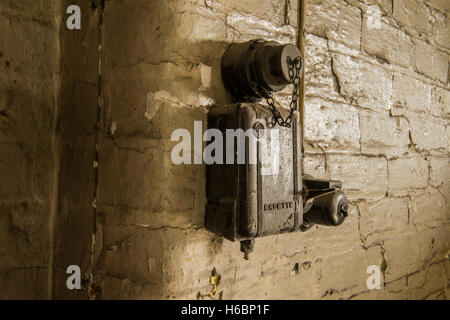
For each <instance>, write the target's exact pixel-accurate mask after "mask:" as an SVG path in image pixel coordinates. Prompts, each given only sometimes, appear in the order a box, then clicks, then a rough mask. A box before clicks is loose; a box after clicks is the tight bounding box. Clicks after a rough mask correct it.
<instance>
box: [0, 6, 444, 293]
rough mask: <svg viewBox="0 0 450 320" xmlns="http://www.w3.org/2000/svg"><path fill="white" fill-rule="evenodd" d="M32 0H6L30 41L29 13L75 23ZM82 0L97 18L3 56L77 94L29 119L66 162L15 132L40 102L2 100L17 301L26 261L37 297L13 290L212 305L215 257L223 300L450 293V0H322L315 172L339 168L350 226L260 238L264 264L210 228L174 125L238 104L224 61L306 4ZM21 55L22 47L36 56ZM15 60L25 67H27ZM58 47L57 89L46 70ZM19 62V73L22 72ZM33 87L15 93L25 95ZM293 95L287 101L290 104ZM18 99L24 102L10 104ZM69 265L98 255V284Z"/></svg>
mask: <svg viewBox="0 0 450 320" xmlns="http://www.w3.org/2000/svg"><path fill="white" fill-rule="evenodd" d="M26 2H27V1H19V2H18V1H15V2H12V1H6V2H5V4H3V3H2V5H0V8H1V9H0V13H1V14H2V17H6V18H7V19H6V20H5V19H2V20H1V22H0V24H1V23H3V24H5V21H11V22H8V23H7V25H6V27H8V26H9V28H10V29H11V32H9V33H10V34H17V35H16V36H15V37H14V38H17V39H20V37H23V38H24V39H29V37H27V36H25V35H26V34H28V31H27V29H26V28H27V27H26V26H27V25H28V24H33V25H34V24H36V25H37V26H40V27H43V26H42V25H43V24H44V25H45V23H43V22H44V21H48V24H49V25H53V24H54V23H57V22H55V21H64V20H63V18H64V11H65V10H64V9H65V8H59V9H55V8H52V10H56V11H52V10H50V9H49V10H48V11H46V12H44V11H43V8H47V6H46V5H45V4H44V2H38V1H36V2H33V3H36V6H34V5H33V6H31V7H30V6H28V7H27V9H26V10H25V11H23V10H22V11H21V10H20V8H19V7H18V6H19V4H20V5H22V4H23V3H26ZM77 2H79V4H80V6H81V7H82V12H83V20H82V21H83V25H82V30H81V31H80V33H78V34H77V35H76V36H73V35H70V33H66V32H65V31H60V34H59V35H58V34H55V32H56V31H55V30H54V29H52V27H49V30H47V29H46V30H43V31H42V32H39V33H38V34H41V37H42V39H41V38H40V37H36V38H33V39H31V40H29V41H31V42H30V45H29V49H28V50H23V45H22V47H17V48H15V47H11V46H10V45H9V43H10V42H11V43H19V41H16V42H14V41H13V40H12V38H9V40H4V39H6V38H2V40H3V42H1V41H2V40H0V51H1V52H2V53H3V57H0V67H1V68H3V64H4V63H5V60H10V64H11V68H10V69H1V70H3V71H2V73H0V81H2V82H1V87H0V88H1V90H2V92H3V91H5V90H8V88H9V87H11V86H12V85H11V83H12V81H14V80H16V81H18V82H21V81H22V82H23V81H25V84H24V86H25V85H27V86H30V89H29V90H28V89H27V91H29V92H34V91H32V90H31V89H33V88H34V86H33V83H36V86H39V85H42V82H43V81H44V80H45V81H48V82H49V83H50V84H51V86H45V90H40V89H36V93H37V92H39V94H42V92H45V94H46V97H47V96H48V97H51V99H53V98H54V96H55V95H57V96H59V97H60V98H59V99H60V100H57V101H58V103H56V104H55V102H54V100H50V102H49V103H48V104H46V105H48V106H49V107H48V108H46V109H45V110H46V111H45V112H48V114H49V115H50V116H49V117H40V116H39V115H38V116H36V117H34V116H33V117H34V118H33V119H35V120H33V122H32V123H34V124H35V125H36V128H35V132H37V133H36V134H35V137H37V138H36V140H39V141H44V142H42V143H46V144H45V145H44V146H43V147H42V148H44V149H46V150H47V149H48V148H49V147H48V148H47V147H46V146H47V144H48V143H51V142H52V141H53V140H52V139H55V137H56V138H57V141H59V142H58V143H57V144H54V145H53V146H56V148H57V149H56V151H57V155H58V154H60V155H61V156H60V158H58V160H57V161H56V162H57V163H58V164H59V166H55V165H54V163H53V162H54V159H53V157H51V156H50V155H51V153H48V152H47V153H39V154H40V155H41V154H43V155H42V157H44V155H45V156H46V157H50V159H49V158H40V157H41V156H39V157H37V156H33V154H34V153H32V151H30V152H31V153H30V155H29V156H21V155H20V154H16V153H21V152H23V150H25V147H22V146H27V145H30V147H29V148H30V150H34V149H33V148H36V143H35V142H34V140H33V141H31V140H29V139H28V137H29V136H28V135H27V136H26V137H25V136H23V137H22V136H21V135H20V134H19V132H17V126H11V127H9V126H8V123H9V124H11V123H12V122H11V121H12V120H11V119H13V120H14V119H16V118H14V117H16V115H17V119H20V120H21V121H22V122H21V123H23V124H19V125H22V126H26V125H27V123H28V122H27V119H28V118H27V117H28V115H29V113H27V112H25V111H20V112H17V113H15V111H14V112H13V111H9V112H10V113H7V114H11V115H13V116H11V115H10V116H9V117H5V116H4V115H2V113H0V125H1V126H0V139H1V140H0V141H2V149H3V146H6V148H11V150H10V151H8V152H7V153H2V154H0V160H1V161H0V173H1V174H2V175H3V176H6V177H7V178H8V179H7V181H8V182H3V181H6V180H0V188H1V189H0V190H2V192H1V195H0V208H2V214H1V215H0V219H3V220H2V221H4V223H3V222H2V223H1V224H0V228H6V229H5V230H4V231H2V233H1V234H2V235H3V236H2V237H4V240H5V241H1V242H0V243H1V244H0V248H1V251H0V254H1V255H2V256H5V257H6V258H7V259H6V260H3V259H2V260H1V262H0V272H1V273H0V275H2V277H0V281H1V282H0V296H1V295H5V294H7V292H10V291H8V290H10V288H11V287H12V286H13V282H12V281H13V280H14V279H16V277H18V276H17V275H16V274H15V273H14V272H16V271H11V270H18V271H17V272H18V273H22V274H23V275H24V276H23V277H24V280H23V286H26V285H29V283H30V281H31V280H32V281H35V282H33V286H32V288H33V289H34V291H27V292H26V294H25V293H24V292H25V291H24V290H25V289H20V288H21V287H18V289H17V291H16V293H15V294H13V295H9V296H8V297H15V296H20V295H21V294H22V296H24V297H29V296H36V297H43V296H46V295H47V294H45V295H44V294H43V293H41V291H42V292H47V291H48V290H49V289H48V286H49V285H51V286H52V287H51V291H53V292H54V294H53V295H52V296H55V297H62V298H73V299H76V298H87V297H90V298H109V299H111V298H122V299H124V298H139V299H145V298H157V299H172V298H181V299H183V298H187V299H195V298H197V297H202V296H203V295H206V294H208V293H209V292H210V291H211V285H210V283H209V281H210V275H211V272H212V270H213V269H214V268H215V269H216V270H217V272H218V273H219V274H220V275H221V279H222V280H221V284H220V285H219V288H218V291H217V295H216V296H215V299H219V298H221V297H222V298H224V299H250V298H252V299H265V298H268V299H341V298H342V299H349V298H355V299H356V298H371V299H372V298H386V299H405V298H411V299H416V298H417V299H422V298H431V299H434V298H441V299H447V298H448V297H449V293H448V292H447V287H448V283H449V275H450V261H449V249H450V248H449V241H450V232H449V231H450V230H449V213H450V210H449V202H448V201H449V196H450V195H449V194H450V186H449V184H450V179H449V137H450V135H449V134H450V129H449V119H450V109H449V106H450V90H449V89H450V86H449V80H448V73H449V71H448V70H449V53H450V23H449V21H448V19H449V17H448V16H449V10H450V7H449V4H448V1H445V0H427V1H416V0H403V1H400V0H396V1H383V0H378V1H376V0H373V1H370V0H365V1H355V0H346V1H344V0H336V1H325V0H323V1H319V0H309V1H308V7H307V12H306V33H305V43H306V57H305V58H306V74H305V81H306V97H305V119H304V123H305V128H304V129H305V145H304V148H305V158H304V167H305V173H308V174H311V175H313V176H316V177H321V178H331V179H340V180H342V181H343V183H344V188H345V191H346V193H347V194H348V195H349V198H350V201H351V208H350V216H349V217H348V218H347V220H346V221H345V222H344V224H343V225H341V226H340V227H338V228H327V227H322V226H320V227H317V228H313V229H312V230H309V231H308V232H305V233H296V234H286V235H280V236H273V237H267V238H263V239H257V241H256V245H255V252H254V253H253V254H252V255H251V259H250V260H249V261H246V260H244V259H243V257H242V254H241V253H240V251H239V243H231V242H229V241H227V240H224V239H222V238H220V237H216V236H215V235H213V234H211V233H209V232H208V231H206V230H205V229H204V227H203V224H204V208H205V204H206V196H205V188H206V185H205V167H204V166H203V165H181V166H176V165H173V164H172V162H171V157H170V154H171V150H172V147H173V146H174V145H175V143H174V142H172V141H171V139H170V136H171V133H172V131H173V130H174V129H177V128H187V129H189V130H190V131H193V122H194V120H203V121H204V122H205V121H206V115H207V112H208V109H209V107H210V106H212V105H227V104H229V103H231V101H232V100H231V97H230V96H229V95H228V94H227V93H226V91H225V89H224V88H223V85H222V83H221V80H220V74H219V68H220V58H221V56H222V53H223V51H224V50H225V48H226V47H227V45H228V44H229V43H230V42H239V41H245V40H249V39H254V38H265V39H267V40H277V41H279V42H295V39H296V32H297V30H296V27H297V1H295V0H285V1H280V0H240V1H237V0H217V1H216V0H170V1H168V0H138V1H137V0H106V1H104V7H103V6H102V5H101V4H102V2H103V1H94V2H90V1H87V0H83V1H81V0H80V1H77ZM38 3H39V4H38ZM45 3H47V2H45ZM63 7H64V6H63ZM12 12H13V13H14V14H13V13H12ZM23 12H26V15H24V14H23ZM14 15H15V16H17V17H18V18H15V19H12V17H13V16H14ZM27 15H31V16H32V17H36V16H42V17H43V18H42V21H41V20H38V21H35V20H33V19H31V18H29V17H28V16H27ZM30 19H31V20H30ZM29 20H30V21H29ZM14 21H16V22H17V24H18V26H22V27H21V28H22V29H21V28H18V29H17V28H16V27H14V28H13V27H12V23H13V22H14ZM60 23H62V22H60ZM14 32H15V33H14ZM49 35H50V36H49ZM47 37H50V38H49V39H47ZM58 37H59V46H60V47H61V50H59V49H57V46H58V41H57V39H58ZM33 41H34V42H36V44H35V43H34V42H33ZM40 41H41V42H42V41H43V43H46V44H47V46H46V48H47V50H46V52H45V53H44V52H43V51H44V50H40V49H39V48H40V46H39V45H37V44H40V43H41V42H40ZM26 43H27V42H26ZM50 44H51V45H53V46H55V47H52V46H51V45H50ZM7 48H15V49H14V50H13V51H12V53H8V52H7ZM27 48H28V47H27ZM48 48H52V49H51V50H50V49H48ZM10 50H12V49H10ZM17 52H24V57H23V61H22V60H21V59H20V57H21V56H20V55H18V53H17ZM25 53H27V55H25ZM10 55H12V56H13V57H15V59H17V62H16V63H19V62H20V63H23V66H22V68H19V67H20V65H17V66H16V67H15V68H16V69H14V65H15V62H14V58H13V57H10ZM49 56H50V57H51V59H49ZM37 57H38V58H37ZM55 57H60V58H61V60H60V61H59V63H60V66H61V70H62V71H61V74H60V77H61V79H60V80H59V82H58V83H59V84H60V86H58V85H57V84H55V83H54V82H52V79H54V78H53V77H54V72H55V71H54V69H52V68H49V66H53V64H54V63H58V59H57V58H55ZM46 59H47V60H49V61H47V60H46ZM41 60H42V61H41ZM55 61H56V62H55ZM25 65H27V66H29V67H27V68H25ZM31 66H32V67H31ZM76 66H81V67H79V68H77V67H76ZM17 68H19V69H17ZM54 68H56V67H54ZM11 70H18V71H17V73H16V78H11V77H12V76H11V75H9V73H8V72H12V71H11ZM26 70H28V71H26ZM49 70H53V71H52V72H53V73H52V72H50V71H49ZM26 72H33V75H30V76H29V77H28V73H26ZM25 75H27V76H26V77H25ZM24 79H27V80H24ZM5 81H9V82H5ZM33 81H34V82H33ZM19 89H20V87H17V86H15V87H13V89H12V90H10V91H12V92H13V93H12V94H13V95H14V96H23V97H21V98H20V100H22V99H25V98H26V95H23V94H20V95H19V93H21V91H20V90H19ZM289 91H290V88H289V89H288V90H286V91H285V92H282V93H280V94H277V95H276V100H277V101H279V102H280V103H282V104H286V102H287V101H288V95H289ZM5 97H8V95H7V94H2V96H1V99H5ZM49 99H50V98H49ZM31 101H33V102H35V101H37V100H35V99H33V100H31ZM25 102H27V101H26V100H23V101H22V103H25ZM2 103H3V104H4V105H6V106H7V110H11V108H9V106H12V105H13V104H12V102H11V101H10V100H8V101H6V102H2ZM52 103H53V104H52ZM8 108H9V109H8ZM0 110H3V105H0ZM27 110H29V109H27ZM36 110H40V109H39V108H37V107H36V108H33V112H37V111H36ZM78 111H79V112H78ZM56 113H57V114H58V122H56V123H57V124H58V127H57V129H58V130H57V131H56V136H52V132H53V130H52V129H49V127H52V126H53V125H54V124H55V122H52V121H50V124H48V123H47V122H46V121H49V120H48V119H50V118H51V119H53V117H54V116H55V114H56ZM33 114H34V113H31V115H33ZM17 121H18V120H17ZM41 126H42V127H43V128H45V129H42V132H44V133H45V134H44V133H42V135H41V134H40V132H41V131H40V127H41ZM32 128H34V126H32ZM7 130H10V132H11V133H8V132H9V131H8V132H7ZM14 130H16V131H14ZM30 130H31V129H30ZM33 130H34V129H33ZM33 132H34V131H33ZM3 133H5V134H3ZM47 134H48V138H47ZM18 137H22V138H21V139H19V138H18ZM44 137H45V138H44ZM20 143H22V145H21V144H20ZM39 143H40V142H39ZM21 159H23V161H22V162H21ZM71 159H72V161H71ZM11 163H14V164H15V166H11ZM19 166H21V167H20V168H19ZM55 167H56V168H57V170H58V172H57V173H58V176H59V179H58V180H57V181H56V182H53V181H54V180H52V179H53V177H54V174H55V170H54V168H55ZM9 168H13V170H8V169H9ZM14 168H17V170H16V169H14ZM14 170H16V171H17V172H16V171H14ZM28 174H29V176H27V175H28ZM37 175H39V176H37ZM33 177H36V178H35V179H34V180H33ZM46 177H48V178H46ZM30 181H37V182H36V183H35V184H33V183H30ZM55 183H56V185H57V186H58V188H57V190H56V192H55V191H54V189H53V188H54V187H55ZM11 186H13V187H14V188H13V187H11ZM33 186H37V187H36V188H38V189H33V190H30V188H34V187H33ZM43 189H44V190H47V191H46V193H44V195H43V196H42V197H40V198H39V197H36V196H34V195H36V194H38V192H39V190H41V191H42V190H43ZM12 190H16V191H17V192H16V191H14V192H13V191H12ZM48 190H53V193H51V192H50V191H48ZM55 195H56V196H55ZM6 196H8V197H9V198H7V199H6V198H5V199H3V198H4V197H6ZM55 197H56V198H55ZM22 199H28V200H22ZM30 199H33V200H32V201H31V200H30ZM36 199H40V201H37V200H36ZM42 199H44V200H42ZM30 201H31V202H30ZM52 201H55V202H53V203H56V204H57V206H56V207H55V205H54V204H53V210H55V208H57V210H56V212H55V211H54V214H55V217H54V219H51V217H50V218H49V216H48V215H50V213H49V212H51V208H52V207H51V204H50V203H51V202H52ZM24 203H27V205H25V204H24ZM33 203H37V204H36V206H37V207H36V209H35V208H34V207H33V206H34V205H33V206H32V204H33ZM43 203H44V207H43V209H42V212H43V213H42V216H39V217H37V216H36V215H37V213H36V212H40V211H39V210H38V209H39V208H40V207H39V206H42V204H43ZM27 208H28V209H27ZM30 208H31V209H30ZM22 213H23V214H22ZM21 214H22V215H21ZM17 217H19V218H20V217H22V218H23V220H20V219H19V220H17V219H18V218H17ZM42 217H43V218H42ZM21 221H22V222H23V221H25V222H27V223H28V225H26V224H25V225H24V224H23V223H22V224H19V223H21ZM46 222H52V223H53V227H49V228H47V225H46ZM39 223H41V225H42V227H39ZM29 228H31V229H32V228H37V229H36V233H30V232H31V231H29ZM31 229H30V230H31ZM47 229H48V230H49V231H48V232H47ZM24 230H26V233H24V232H23V231H24ZM32 230H35V229H32ZM51 230H53V231H54V232H53V235H52V232H50V231H51ZM26 234H28V236H26ZM35 236H36V237H37V240H36V239H35V238H34V237H35ZM20 237H23V245H22V244H21V242H20V241H22V240H20V241H18V240H16V239H21V238H20ZM40 239H42V240H40ZM51 239H53V240H51ZM52 241H53V242H52ZM28 242H29V243H31V244H32V246H29V245H26V244H27V243H28ZM20 246H22V247H20ZM33 247H35V248H37V250H36V253H35V252H34V251H32V249H30V248H33ZM15 252H20V254H15ZM49 252H50V254H49ZM19 256H26V257H32V258H26V259H23V260H20V259H19V258H18V257H19ZM49 256H50V257H53V258H52V259H53V260H51V259H50V261H49V260H48V258H46V257H49ZM34 257H36V258H34ZM8 259H10V260H8ZM4 261H11V262H6V263H5V262H4ZM36 261H37V262H36ZM69 264H79V265H81V267H82V270H83V276H84V278H85V282H84V287H83V288H84V289H83V291H81V292H70V291H68V290H66V289H65V277H66V275H65V266H67V265H69ZM49 265H50V266H51V267H52V270H53V269H54V270H55V272H54V274H53V272H50V273H49V272H48V267H49ZM369 265H378V266H380V267H381V269H382V271H383V288H382V289H381V290H373V291H370V290H368V289H367V286H366V279H367V277H368V276H369V275H368V274H367V273H366V269H367V267H368V266H369ZM36 266H37V267H39V268H41V267H42V268H43V269H42V273H40V271H39V270H41V269H32V268H34V267H36ZM28 268H30V269H28ZM25 275H27V276H25ZM28 275H29V277H31V280H28V278H25V277H28ZM49 276H50V277H51V278H50V279H48V277H49ZM2 279H3V280H2ZM35 279H40V280H39V281H38V280H35ZM24 288H25V287H24ZM38 292H39V293H38Z"/></svg>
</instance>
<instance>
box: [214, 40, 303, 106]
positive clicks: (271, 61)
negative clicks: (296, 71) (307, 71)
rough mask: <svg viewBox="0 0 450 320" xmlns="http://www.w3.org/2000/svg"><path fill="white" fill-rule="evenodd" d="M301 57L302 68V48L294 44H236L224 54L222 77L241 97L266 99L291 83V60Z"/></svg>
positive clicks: (232, 91) (265, 42)
mask: <svg viewBox="0 0 450 320" xmlns="http://www.w3.org/2000/svg"><path fill="white" fill-rule="evenodd" d="M298 57H300V65H301V68H303V59H302V57H301V54H300V51H299V50H298V48H297V47H295V46H294V45H292V44H284V45H282V44H280V43H278V42H275V41H270V42H269V41H264V40H252V41H249V42H245V43H234V44H231V45H230V46H229V47H228V49H227V50H226V51H225V53H224V55H223V57H222V80H223V83H224V85H225V87H226V88H227V90H228V91H229V92H230V93H231V94H232V95H233V96H235V97H236V98H238V99H241V100H256V99H260V98H265V97H267V96H268V94H269V93H270V92H273V91H280V90H283V88H284V87H285V86H286V85H288V84H290V83H292V82H291V81H292V79H290V76H289V63H290V62H291V61H294V60H295V59H297V58H298ZM301 74H302V72H300V75H301Z"/></svg>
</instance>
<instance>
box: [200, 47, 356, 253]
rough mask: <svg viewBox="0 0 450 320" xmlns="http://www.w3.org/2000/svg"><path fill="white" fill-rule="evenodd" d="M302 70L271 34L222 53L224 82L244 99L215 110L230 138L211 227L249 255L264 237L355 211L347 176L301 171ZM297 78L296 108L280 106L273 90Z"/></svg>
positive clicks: (211, 168)
mask: <svg viewBox="0 0 450 320" xmlns="http://www.w3.org/2000/svg"><path fill="white" fill-rule="evenodd" d="M302 68H303V60H302V57H301V55H300V52H299V51H298V49H297V48H296V47H294V46H292V45H281V44H278V43H276V42H266V41H263V40H254V41H249V42H246V43H241V44H232V45H230V47H229V48H228V50H227V51H226V52H225V54H224V56H223V59H222V78H223V81H224V85H225V86H226V88H227V89H228V90H229V92H230V93H231V94H232V95H233V96H234V97H235V98H236V100H237V103H236V104H233V105H230V106H226V107H214V108H212V109H211V110H210V112H209V114H208V128H209V129H213V130H215V131H216V132H219V133H220V134H221V136H223V138H222V141H223V143H222V145H221V146H220V150H216V152H220V153H222V154H223V155H225V158H226V161H224V162H223V163H212V164H210V165H208V166H207V198H208V204H207V208H206V228H207V229H208V230H210V231H212V232H214V233H216V234H218V235H221V236H223V237H225V238H227V239H229V240H231V241H241V250H242V251H243V252H244V253H245V257H246V258H248V254H249V253H250V252H251V251H252V250H253V245H254V239H255V238H257V237H263V236H268V235H275V234H282V233H285V232H295V231H299V230H305V229H307V228H308V227H310V226H311V225H313V224H324V225H330V226H337V225H340V224H341V223H342V222H343V221H344V219H345V217H346V215H347V210H348V202H347V198H346V196H345V194H344V193H343V192H342V191H341V190H340V189H341V187H342V185H341V183H340V182H339V181H328V180H318V179H313V178H311V177H308V176H305V175H303V173H302V170H301V168H302V165H301V161H302V154H301V150H302V145H301V143H302V137H301V134H302V130H301V122H300V119H299V113H298V111H297V110H296V109H297V91H298V85H299V82H300V81H301V71H302ZM289 83H292V84H294V93H293V96H292V102H291V104H290V105H289V107H290V108H289V109H281V108H276V107H275V103H274V100H273V98H272V96H271V94H272V92H273V91H279V90H282V89H283V88H284V87H285V86H286V85H288V84H289ZM262 98H265V99H266V100H267V102H268V106H266V105H263V104H262V103H261V99H262ZM212 142H213V141H211V143H212Z"/></svg>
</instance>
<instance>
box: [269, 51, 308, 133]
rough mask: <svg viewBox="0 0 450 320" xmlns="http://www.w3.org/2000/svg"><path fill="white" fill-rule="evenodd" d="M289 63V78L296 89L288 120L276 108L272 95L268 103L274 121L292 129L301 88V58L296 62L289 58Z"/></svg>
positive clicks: (296, 59) (270, 94) (293, 92)
mask: <svg viewBox="0 0 450 320" xmlns="http://www.w3.org/2000/svg"><path fill="white" fill-rule="evenodd" d="M287 63H288V65H289V78H290V80H291V83H292V84H293V85H294V89H293V91H292V99H291V102H290V104H289V107H290V112H289V115H288V116H287V118H286V119H283V116H282V115H281V113H280V111H278V110H277V108H276V107H275V100H274V99H273V96H272V93H269V94H268V96H267V98H266V101H267V104H268V105H269V107H270V109H271V111H272V114H273V117H274V121H275V122H276V123H277V124H278V125H279V126H282V127H287V128H290V127H291V124H292V116H293V115H294V111H295V110H296V109H297V104H298V88H299V86H300V71H301V70H302V65H301V64H302V61H301V58H300V57H297V58H295V59H294V60H291V58H290V57H288V61H287Z"/></svg>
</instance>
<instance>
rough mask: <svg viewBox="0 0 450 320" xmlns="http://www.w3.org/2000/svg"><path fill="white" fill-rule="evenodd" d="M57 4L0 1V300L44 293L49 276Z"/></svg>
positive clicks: (56, 77) (11, 0)
mask: <svg viewBox="0 0 450 320" xmlns="http://www.w3.org/2000/svg"><path fill="white" fill-rule="evenodd" d="M57 16H59V5H58V3H56V1H55V3H52V2H49V1H43V0H42V1H26V0H20V1H18V0H14V1H13V0H5V1H1V2H0V30H1V31H0V33H1V36H0V298H1V299H14V298H16V299H17V298H25V299H27V298H28V299H31V298H39V299H41V298H44V299H45V298H47V297H48V295H49V291H48V289H47V288H48V279H49V275H51V269H50V268H49V266H50V264H51V256H50V247H51V241H52V240H51V232H50V223H49V221H50V220H51V218H52V216H53V215H54V214H55V213H56V209H55V203H54V199H55V197H54V194H55V190H54V186H55V183H54V181H55V168H56V167H57V158H58V157H57V153H56V150H55V148H54V145H55V139H54V137H55V135H54V132H55V119H56V114H57V106H58V102H57V100H58V94H57V93H58V85H59V81H58V78H59V76H58V75H59V56H60V55H59V36H58V34H59V31H58V28H59V25H58V20H57V19H56V17H57Z"/></svg>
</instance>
